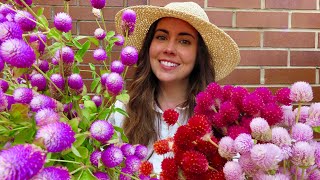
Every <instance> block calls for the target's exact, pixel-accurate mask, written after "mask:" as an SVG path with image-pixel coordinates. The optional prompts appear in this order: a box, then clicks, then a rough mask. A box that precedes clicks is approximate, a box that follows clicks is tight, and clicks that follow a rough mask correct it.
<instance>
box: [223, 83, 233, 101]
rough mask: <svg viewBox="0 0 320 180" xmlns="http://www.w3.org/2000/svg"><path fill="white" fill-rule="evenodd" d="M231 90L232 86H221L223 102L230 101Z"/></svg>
mask: <svg viewBox="0 0 320 180" xmlns="http://www.w3.org/2000/svg"><path fill="white" fill-rule="evenodd" d="M233 89H234V86H232V85H225V86H223V88H222V96H223V101H228V100H230V97H231V94H232V91H233Z"/></svg>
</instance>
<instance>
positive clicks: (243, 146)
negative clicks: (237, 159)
mask: <svg viewBox="0 0 320 180" xmlns="http://www.w3.org/2000/svg"><path fill="white" fill-rule="evenodd" d="M234 147H235V150H236V151H237V152H238V153H240V154H244V153H247V152H250V150H251V149H252V147H253V139H252V137H251V135H250V134H246V133H242V134H239V136H238V137H237V138H236V139H235V140H234Z"/></svg>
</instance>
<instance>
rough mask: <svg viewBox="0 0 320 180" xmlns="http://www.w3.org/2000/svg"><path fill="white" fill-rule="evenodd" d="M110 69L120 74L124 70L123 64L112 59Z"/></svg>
mask: <svg viewBox="0 0 320 180" xmlns="http://www.w3.org/2000/svg"><path fill="white" fill-rule="evenodd" d="M110 70H111V72H115V73H118V74H121V73H122V72H123V71H124V65H123V64H122V62H121V61H119V60H115V61H112V63H111V65H110Z"/></svg>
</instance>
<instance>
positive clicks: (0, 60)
mask: <svg viewBox="0 0 320 180" xmlns="http://www.w3.org/2000/svg"><path fill="white" fill-rule="evenodd" d="M3 69H4V60H3V59H2V58H1V55H0V71H2V70H3Z"/></svg>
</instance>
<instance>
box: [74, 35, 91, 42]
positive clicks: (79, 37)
mask: <svg viewBox="0 0 320 180" xmlns="http://www.w3.org/2000/svg"><path fill="white" fill-rule="evenodd" d="M89 37H90V36H77V37H75V38H74V39H75V40H77V41H78V40H80V39H84V38H89Z"/></svg>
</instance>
